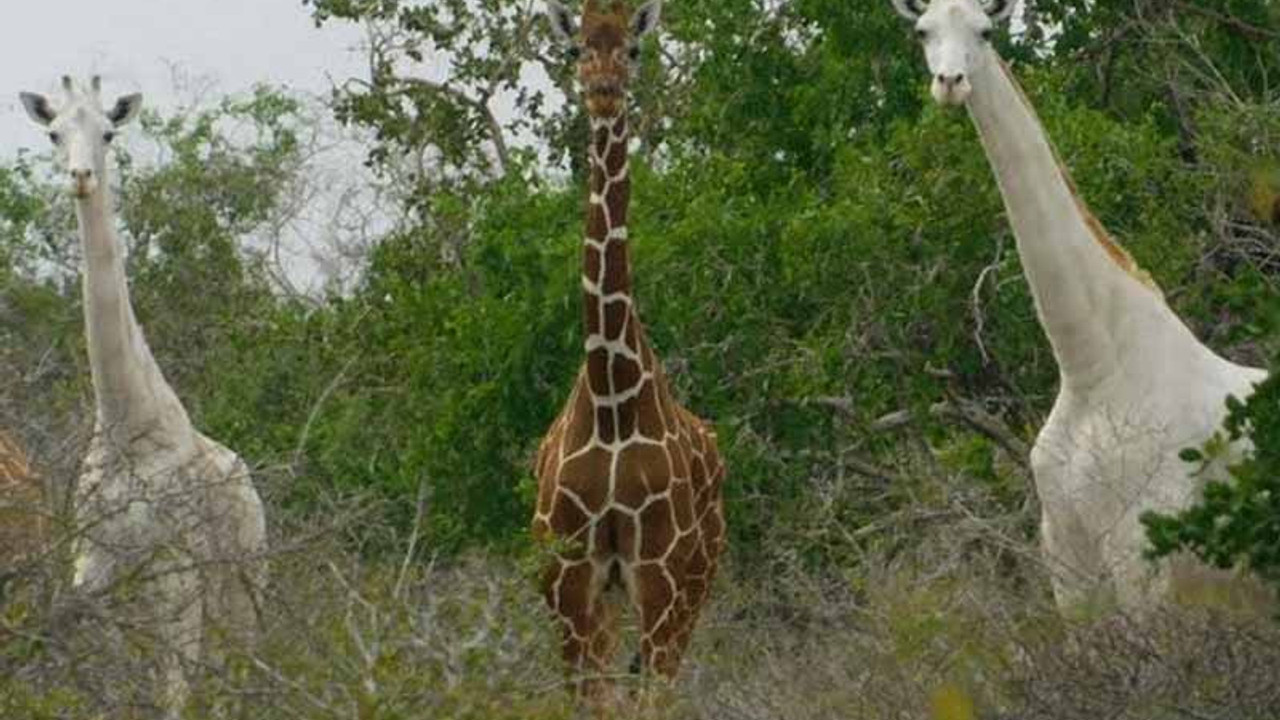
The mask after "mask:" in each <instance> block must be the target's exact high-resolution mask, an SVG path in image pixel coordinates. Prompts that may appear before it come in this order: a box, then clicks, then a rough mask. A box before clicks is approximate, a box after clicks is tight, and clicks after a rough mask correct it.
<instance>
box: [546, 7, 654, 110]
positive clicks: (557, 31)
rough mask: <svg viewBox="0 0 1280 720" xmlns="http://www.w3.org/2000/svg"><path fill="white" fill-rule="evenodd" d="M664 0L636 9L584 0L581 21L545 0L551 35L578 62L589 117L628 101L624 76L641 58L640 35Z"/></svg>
mask: <svg viewBox="0 0 1280 720" xmlns="http://www.w3.org/2000/svg"><path fill="white" fill-rule="evenodd" d="M661 10H662V0H649V2H647V3H645V4H644V5H642V6H640V8H639V9H638V10H636V11H635V12H634V13H629V12H628V11H627V8H626V5H625V4H624V3H623V2H622V0H612V2H611V4H610V5H609V6H608V7H607V8H605V7H602V6H601V4H600V2H599V1H598V0H587V3H586V5H585V6H584V8H583V11H582V23H581V27H579V25H578V23H577V22H575V21H574V19H573V14H572V13H570V12H569V9H568V8H566V7H565V6H564V5H561V4H560V3H559V2H557V1H556V0H547V16H548V17H549V18H550V20H551V30H552V33H553V34H554V35H555V37H556V38H557V39H558V40H559V41H560V42H562V43H564V44H566V45H568V46H569V55H570V56H571V57H572V58H573V59H574V60H575V61H576V62H577V65H578V82H579V83H580V84H581V85H582V91H583V95H584V96H585V98H586V101H587V112H588V113H589V114H590V115H591V116H592V117H614V116H616V115H618V114H620V113H621V112H622V110H623V109H624V108H625V106H626V90H627V81H628V80H630V79H631V73H632V70H633V67H634V65H635V63H636V62H637V61H639V59H640V39H641V38H642V37H644V36H645V35H648V34H649V33H651V32H653V29H654V28H656V27H657V26H658V15H659V13H660V12H661Z"/></svg>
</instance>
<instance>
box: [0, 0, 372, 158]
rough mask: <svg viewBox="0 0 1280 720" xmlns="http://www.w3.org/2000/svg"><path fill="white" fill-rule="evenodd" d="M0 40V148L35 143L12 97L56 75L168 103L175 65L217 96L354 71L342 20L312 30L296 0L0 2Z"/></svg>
mask: <svg viewBox="0 0 1280 720" xmlns="http://www.w3.org/2000/svg"><path fill="white" fill-rule="evenodd" d="M6 5H8V6H9V7H7V10H8V12H6V13H5V21H6V27H5V30H6V32H5V41H4V43H3V44H0V153H2V154H3V155H4V156H12V155H13V153H14V152H15V151H16V149H17V148H19V147H23V146H27V147H38V148H40V149H41V150H43V149H44V145H45V140H44V136H43V134H41V133H37V132H35V131H34V130H32V129H31V128H30V127H29V125H28V123H27V121H26V115H25V114H24V113H23V111H22V108H21V105H19V103H18V101H17V95H18V92H19V91H21V90H34V91H37V92H52V91H53V90H54V88H56V86H57V78H58V77H60V76H62V75H63V74H71V75H74V76H76V77H77V78H83V77H87V76H88V75H90V74H93V73H98V74H101V75H102V76H103V85H104V89H103V92H104V95H106V96H108V101H109V99H110V97H114V96H116V95H120V94H123V93H125V92H142V93H143V94H144V95H145V96H146V101H147V104H148V105H151V106H152V107H159V108H161V109H166V108H167V109H172V108H173V107H175V106H176V105H177V104H178V103H179V102H180V101H186V100H190V97H184V96H182V95H181V94H180V93H175V84H174V81H173V75H174V72H173V70H174V68H176V69H178V70H179V71H181V74H183V75H185V76H186V77H188V78H194V79H195V80H196V81H197V82H196V83H195V85H196V87H201V86H203V85H204V84H205V83H206V82H207V81H212V82H214V83H216V84H215V85H213V87H212V88H208V89H210V90H211V91H213V92H215V93H217V94H225V93H235V92H241V91H244V90H247V89H249V88H250V87H252V86H253V85H254V84H255V83H258V82H269V83H273V84H284V85H288V86H289V87H292V88H295V89H298V90H303V91H311V92H323V91H325V90H327V89H328V87H329V84H330V79H329V78H330V77H332V78H333V79H334V80H336V81H341V80H342V79H344V78H346V77H350V76H353V75H359V74H360V73H361V69H362V63H361V61H360V58H359V56H358V55H357V54H355V53H353V52H350V49H351V48H353V47H354V46H355V45H356V44H357V43H358V42H359V40H360V37H361V36H360V32H359V30H358V29H357V28H355V27H353V26H351V25H349V24H345V23H343V24H330V25H326V26H325V27H324V28H323V29H316V27H315V25H314V23H313V22H312V20H311V15H310V13H309V12H308V9H307V8H304V7H303V5H302V2H301V0H22V1H21V2H18V1H17V0H6Z"/></svg>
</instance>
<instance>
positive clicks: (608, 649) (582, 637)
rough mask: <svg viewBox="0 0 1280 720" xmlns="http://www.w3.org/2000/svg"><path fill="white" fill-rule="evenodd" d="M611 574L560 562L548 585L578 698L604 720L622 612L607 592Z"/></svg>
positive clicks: (591, 566) (581, 562)
mask: <svg viewBox="0 0 1280 720" xmlns="http://www.w3.org/2000/svg"><path fill="white" fill-rule="evenodd" d="M608 579H609V568H608V567H600V566H598V565H596V564H595V563H593V562H592V561H591V560H586V559H580V560H566V559H564V558H559V559H557V561H556V564H555V565H554V566H552V568H550V570H549V572H548V574H547V580H546V584H545V594H546V600H547V604H548V606H550V608H551V611H552V612H553V613H554V614H555V615H556V617H557V618H558V619H559V621H560V625H561V629H562V631H563V633H564V635H563V641H562V643H561V651H562V654H563V656H564V661H565V667H566V670H567V672H568V673H569V675H570V679H571V682H572V684H573V687H574V692H575V694H576V695H577V696H578V697H579V698H581V699H583V700H584V701H585V702H586V703H587V704H588V705H589V706H591V707H592V708H593V710H594V712H595V713H596V714H597V715H599V714H601V713H603V712H605V711H606V709H607V708H608V707H609V706H610V705H611V704H612V700H613V698H612V683H611V682H610V681H609V680H608V679H607V678H605V677H604V675H605V674H606V673H607V672H608V669H609V665H610V663H611V661H612V659H613V654H614V651H615V649H616V646H617V622H618V607H617V603H616V602H614V601H613V599H612V598H610V597H608V594H607V593H606V592H605V591H606V585H607V581H608Z"/></svg>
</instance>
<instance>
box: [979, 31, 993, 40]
mask: <svg viewBox="0 0 1280 720" xmlns="http://www.w3.org/2000/svg"><path fill="white" fill-rule="evenodd" d="M981 35H982V39H983V40H985V41H986V42H991V35H992V32H991V28H986V29H984V30H983V31H982V33H981Z"/></svg>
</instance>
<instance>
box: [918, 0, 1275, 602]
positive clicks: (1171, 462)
mask: <svg viewBox="0 0 1280 720" xmlns="http://www.w3.org/2000/svg"><path fill="white" fill-rule="evenodd" d="M893 2H894V5H895V6H896V7H897V9H898V11H899V12H900V13H902V14H903V15H905V16H906V17H908V18H909V19H911V20H913V22H914V23H915V28H916V33H917V36H918V37H919V38H920V39H921V42H922V44H923V45H924V49H925V55H926V59H927V60H928V64H929V69H930V73H931V74H932V75H933V80H932V94H933V96H934V98H935V99H936V100H938V102H940V103H942V104H945V105H965V106H966V107H967V108H968V111H969V116H970V118H971V119H972V120H973V124H974V126H975V127H976V128H977V131H978V136H979V138H980V139H981V141H982V145H983V148H984V150H985V151H986V154H987V159H988V160H989V162H990V164H991V168H992V171H993V173H994V175H995V177H996V181H997V184H998V185H999V187H1000V193H1001V196H1002V198H1003V200H1004V205H1005V209H1006V211H1007V213H1008V216H1009V224H1010V225H1011V226H1012V228H1013V232H1014V235H1015V237H1016V239H1017V246H1018V254H1019V257H1020V258H1021V260H1022V266H1023V271H1024V272H1025V273H1026V276H1027V281H1028V284H1029V286H1030V288H1031V292H1032V296H1033V298H1034V300H1035V306H1036V314H1037V316H1038V318H1039V320H1040V324H1041V326H1042V327H1043V328H1044V330H1045V334H1046V335H1047V336H1048V339H1049V342H1050V345H1051V346H1052V348H1053V353H1054V357H1055V359H1056V360H1057V364H1058V369H1059V375H1060V389H1059V393H1058V397H1057V400H1056V402H1055V403H1054V406H1053V410H1052V412H1051V413H1050V416H1049V418H1048V420H1047V421H1046V423H1045V425H1044V427H1043V428H1041V431H1040V433H1039V435H1038V436H1037V438H1036V442H1035V445H1034V447H1033V448H1032V452H1031V465H1032V470H1033V473H1034V475H1035V481H1036V490H1037V494H1038V496H1039V498H1040V501H1041V509H1042V515H1041V542H1042V547H1043V549H1044V554H1045V558H1046V560H1047V561H1048V563H1049V566H1050V570H1051V578H1052V581H1053V589H1054V595H1055V599H1056V601H1057V603H1058V605H1059V607H1061V608H1063V609H1069V608H1075V607H1080V606H1082V605H1088V604H1094V603H1097V602H1101V603H1103V604H1109V603H1112V602H1115V603H1118V604H1119V605H1121V606H1122V607H1126V608H1133V609H1142V608H1145V607H1150V606H1151V605H1153V604H1157V603H1160V602H1163V601H1166V600H1169V599H1175V598H1189V597H1196V598H1205V597H1211V598H1213V599H1214V600H1221V601H1224V602H1226V603H1229V604H1232V605H1243V606H1248V607H1257V606H1264V607H1265V606H1266V605H1268V604H1269V602H1270V599H1269V598H1268V596H1267V593H1265V592H1263V591H1262V590H1261V589H1260V587H1259V586H1258V584H1257V583H1256V582H1254V581H1253V580H1252V579H1250V578H1248V577H1245V576H1243V575H1241V574H1239V573H1236V572H1232V571H1223V570H1218V569H1214V568H1210V567H1208V566H1205V565H1203V564H1201V563H1199V562H1196V561H1194V560H1193V559H1192V558H1189V557H1179V558H1175V559H1173V560H1172V561H1166V562H1162V563H1160V564H1158V565H1156V564H1152V563H1148V562H1147V561H1146V560H1145V559H1144V558H1143V557H1142V550H1143V548H1145V547H1146V546H1147V541H1146V535H1145V532H1144V529H1143V526H1142V525H1141V523H1140V522H1139V517H1140V516H1141V514H1142V513H1143V512H1145V511H1148V510H1157V511H1165V512H1169V511H1176V510H1181V509H1183V508H1185V507H1187V506H1188V505H1189V504H1191V503H1193V502H1195V501H1196V500H1197V499H1198V497H1199V493H1200V490H1201V488H1202V487H1203V485H1204V482H1205V479H1206V476H1205V475H1202V474H1198V473H1197V472H1196V468H1195V467H1193V466H1192V465H1190V464H1188V463H1185V462H1183V461H1182V460H1181V459H1180V458H1179V453H1180V452H1181V451H1182V450H1183V449H1184V448H1188V447H1197V446H1200V445H1201V444H1203V443H1204V442H1205V441H1206V440H1208V439H1209V438H1210V437H1212V436H1213V434H1214V433H1215V432H1216V431H1218V430H1219V429H1220V428H1221V426H1222V421H1223V419H1224V418H1225V416H1226V404H1225V400H1226V398H1227V396H1228V395H1235V396H1236V397H1238V398H1242V399H1243V398H1246V397H1248V396H1249V395H1250V394H1251V393H1252V392H1253V389H1254V386H1255V385H1256V384H1257V383H1258V382H1261V381H1262V380H1263V379H1264V378H1265V377H1266V373H1265V372H1264V371H1262V370H1260V369H1257V368H1249V367H1244V366H1241V365H1236V364H1235V363H1231V362H1229V361H1227V360H1225V359H1223V358H1221V357H1219V356H1218V355H1216V354H1215V353H1213V351H1211V350H1210V349H1209V348H1207V347H1205V346H1204V345H1203V344H1202V343H1200V341H1199V340H1197V339H1196V338H1195V336H1194V335H1193V334H1192V332H1191V330H1190V329H1189V328H1188V327H1187V326H1186V325H1185V324H1184V323H1183V322H1182V321H1181V320H1180V319H1179V318H1178V316H1177V315H1176V314H1175V313H1174V312H1173V310H1172V309H1171V308H1170V307H1169V306H1168V304H1167V303H1166V302H1165V300H1164V297H1163V295H1162V293H1161V292H1160V290H1159V288H1158V287H1157V286H1156V285H1155V283H1154V282H1153V281H1152V279H1151V277H1150V276H1149V275H1147V274H1146V273H1145V272H1143V271H1142V270H1141V268H1139V267H1138V266H1137V264H1136V263H1135V262H1134V261H1133V259H1132V258H1131V257H1130V256H1129V255H1128V253H1126V252H1125V251H1124V250H1123V249H1122V248H1121V247H1120V246H1119V244H1117V243H1116V242H1115V241H1114V240H1113V239H1111V238H1110V237H1109V236H1108V234H1107V232H1106V230H1105V229H1104V228H1103V226H1102V224H1101V223H1100V222H1098V220H1097V219H1096V218H1095V217H1094V216H1093V214H1092V213H1091V212H1090V211H1089V209H1088V207H1087V205H1086V204H1085V203H1084V201H1083V200H1082V199H1081V198H1080V196H1079V195H1078V194H1077V192H1076V190H1075V186H1074V184H1073V183H1072V182H1071V178H1070V176H1069V175H1068V173H1067V171H1066V168H1065V167H1064V166H1063V164H1062V163H1061V161H1060V160H1059V158H1058V156H1057V154H1056V152H1055V151H1054V149H1053V146H1052V144H1051V143H1050V141H1049V138H1048V136H1047V135H1046V133H1045V131H1044V128H1043V127H1042V125H1041V124H1040V121H1039V118H1038V117H1037V115H1036V113H1035V110H1034V109H1033V108H1032V107H1031V104H1030V102H1029V101H1028V100H1027V98H1026V96H1025V94H1024V93H1023V92H1022V90H1021V88H1020V87H1019V86H1018V83H1017V81H1016V80H1015V79H1014V77H1013V74H1012V73H1011V72H1010V71H1009V69H1008V67H1007V66H1005V65H1004V63H1003V62H1002V61H1001V59H1000V58H999V56H998V55H997V54H996V52H995V50H994V49H993V48H992V47H991V45H990V42H989V38H990V35H991V32H992V25H993V20H994V21H999V20H1003V19H1005V18H1007V17H1008V15H1009V14H1010V13H1011V12H1012V10H1013V0H991V2H990V3H989V4H988V5H987V6H985V7H984V6H982V5H980V4H979V3H978V2H976V0H934V1H933V2H932V3H930V4H928V5H927V6H926V5H924V3H923V2H921V0H893ZM1247 451H1248V447H1247V446H1245V445H1243V444H1242V443H1238V444H1237V445H1236V446H1235V447H1233V448H1231V452H1230V453H1228V457H1227V458H1223V460H1224V461H1225V462H1222V463H1221V464H1220V465H1225V464H1227V463H1229V462H1230V461H1231V459H1232V458H1238V457H1239V456H1240V454H1241V453H1244V452H1247ZM1221 470H1222V467H1221V466H1218V467H1215V468H1210V473H1209V476H1214V475H1219V476H1220V473H1221Z"/></svg>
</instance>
